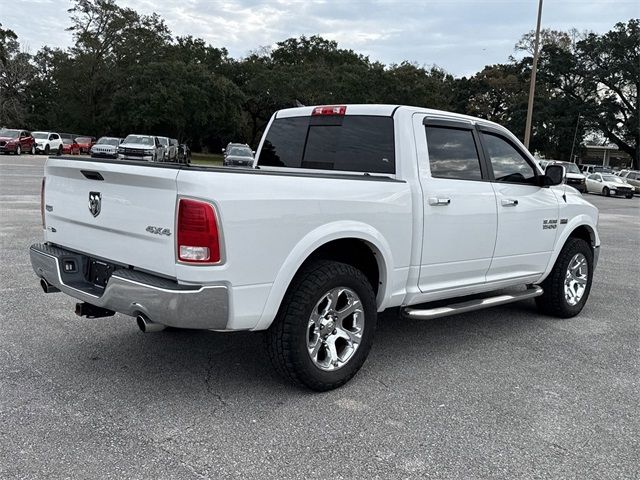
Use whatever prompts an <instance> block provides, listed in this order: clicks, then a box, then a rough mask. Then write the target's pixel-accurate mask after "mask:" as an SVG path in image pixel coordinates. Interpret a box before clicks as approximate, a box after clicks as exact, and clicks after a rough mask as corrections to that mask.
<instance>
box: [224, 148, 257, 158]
mask: <svg viewBox="0 0 640 480" xmlns="http://www.w3.org/2000/svg"><path fill="white" fill-rule="evenodd" d="M228 155H235V156H237V157H253V152H252V151H251V149H250V148H247V147H233V148H231V149H230V150H229V153H228Z"/></svg>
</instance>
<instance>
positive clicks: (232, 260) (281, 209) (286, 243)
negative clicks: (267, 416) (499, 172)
mask: <svg viewBox="0 0 640 480" xmlns="http://www.w3.org/2000/svg"><path fill="white" fill-rule="evenodd" d="M177 189H178V195H181V196H187V197H192V198H199V199H204V200H208V201H211V202H212V203H213V204H214V205H215V206H216V209H217V213H218V216H219V221H220V224H221V235H222V244H223V259H224V263H223V264H221V265H216V266H192V265H183V264H178V265H177V266H176V274H177V278H178V279H179V280H181V281H184V282H197V283H217V282H226V283H228V284H229V285H230V286H231V287H232V292H233V293H232V295H233V296H234V297H235V298H232V302H231V304H232V312H231V318H233V322H234V323H233V324H232V325H230V328H266V327H268V325H269V323H270V321H271V320H272V319H273V317H274V316H275V313H276V312H277V309H278V306H279V305H280V302H281V300H282V297H283V296H284V293H285V291H286V288H287V287H288V285H289V282H290V281H291V279H292V278H293V276H294V275H295V272H296V271H297V270H298V268H299V267H300V265H301V264H302V263H303V262H304V260H305V259H306V258H307V257H308V255H309V254H310V253H312V252H313V251H314V250H315V249H316V248H318V247H319V246H321V245H323V244H325V243H327V242H329V241H331V240H335V239H339V238H360V239H362V240H365V241H367V242H368V243H369V244H370V245H371V246H372V247H373V249H374V251H375V250H377V251H378V252H379V253H380V254H381V256H383V257H384V269H385V272H383V274H384V275H385V276H386V277H387V278H386V281H385V288H384V291H382V290H381V293H380V295H379V298H378V304H379V306H381V305H382V304H383V303H384V302H385V299H386V298H388V297H389V296H391V295H392V293H393V292H392V290H393V289H394V288H395V287H394V286H395V285H402V288H404V285H405V284H406V275H407V272H408V267H409V263H410V253H411V241H412V213H411V192H410V189H409V185H408V184H407V183H405V182H403V181H395V180H390V181H376V180H373V179H372V180H365V179H353V180H351V179H342V178H340V179H337V178H331V177H327V178H324V177H320V176H295V175H279V174H269V173H258V172H247V173H235V172H233V173H232V172H223V171H220V170H212V171H206V170H181V171H180V173H179V175H178V178H177ZM398 277H402V278H403V281H400V280H399V278H398Z"/></svg>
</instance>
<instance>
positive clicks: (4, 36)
mask: <svg viewBox="0 0 640 480" xmlns="http://www.w3.org/2000/svg"><path fill="white" fill-rule="evenodd" d="M32 76H33V66H32V65H31V56H30V55H29V54H28V53H26V52H21V51H20V44H19V43H18V36H17V35H16V34H15V32H14V31H13V30H10V29H3V28H2V24H0V127H1V126H3V125H24V123H25V121H26V118H27V114H28V103H27V92H28V89H29V80H30V79H31V78H32Z"/></svg>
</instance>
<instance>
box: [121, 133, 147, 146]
mask: <svg viewBox="0 0 640 480" xmlns="http://www.w3.org/2000/svg"><path fill="white" fill-rule="evenodd" d="M124 143H141V144H142V145H154V142H153V138H152V137H145V136H143V135H127V138H125V139H124Z"/></svg>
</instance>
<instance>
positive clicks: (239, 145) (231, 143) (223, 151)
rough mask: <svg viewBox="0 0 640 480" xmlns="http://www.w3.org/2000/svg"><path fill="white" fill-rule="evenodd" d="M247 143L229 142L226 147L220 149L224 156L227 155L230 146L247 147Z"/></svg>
mask: <svg viewBox="0 0 640 480" xmlns="http://www.w3.org/2000/svg"><path fill="white" fill-rule="evenodd" d="M247 146H248V145H247V144H246V143H237V142H229V143H227V146H226V148H223V149H222V154H223V155H224V156H225V157H226V156H227V155H228V152H229V150H231V148H232V147H247Z"/></svg>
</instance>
